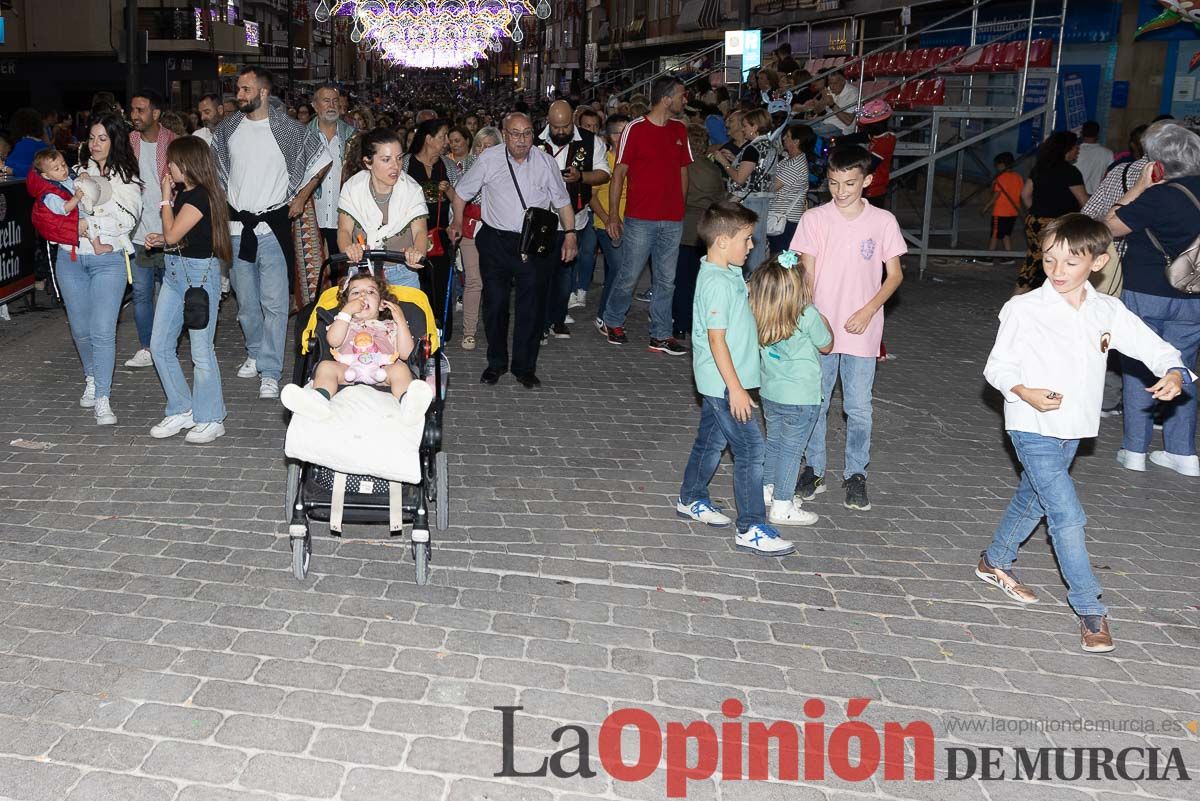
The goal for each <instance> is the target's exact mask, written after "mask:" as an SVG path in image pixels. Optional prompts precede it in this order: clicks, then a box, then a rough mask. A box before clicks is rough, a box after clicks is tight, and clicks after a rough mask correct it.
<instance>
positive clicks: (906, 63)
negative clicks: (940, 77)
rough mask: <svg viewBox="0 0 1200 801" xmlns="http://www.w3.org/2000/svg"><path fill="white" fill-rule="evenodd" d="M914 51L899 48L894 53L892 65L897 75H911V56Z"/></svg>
mask: <svg viewBox="0 0 1200 801" xmlns="http://www.w3.org/2000/svg"><path fill="white" fill-rule="evenodd" d="M914 55H915V53H914V52H913V51H912V50H901V51H900V52H899V53H897V54H896V61H895V63H894V64H893V65H892V69H893V70H895V72H896V74H897V75H912V73H913V68H912V66H913V56H914Z"/></svg>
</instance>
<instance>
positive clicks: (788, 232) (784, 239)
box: [767, 221, 800, 253]
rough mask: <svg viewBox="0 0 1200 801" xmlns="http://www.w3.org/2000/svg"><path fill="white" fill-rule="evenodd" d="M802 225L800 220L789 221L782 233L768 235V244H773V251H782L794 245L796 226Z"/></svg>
mask: <svg viewBox="0 0 1200 801" xmlns="http://www.w3.org/2000/svg"><path fill="white" fill-rule="evenodd" d="M799 225H800V223H798V222H791V221H789V222H788V224H787V225H786V226H784V228H783V233H782V234H770V235H768V236H767V244H768V245H770V246H771V252H772V253H782V252H783V251H785V250H789V249H790V248H791V247H792V237H793V236H795V235H796V228H797V227H798V226H799Z"/></svg>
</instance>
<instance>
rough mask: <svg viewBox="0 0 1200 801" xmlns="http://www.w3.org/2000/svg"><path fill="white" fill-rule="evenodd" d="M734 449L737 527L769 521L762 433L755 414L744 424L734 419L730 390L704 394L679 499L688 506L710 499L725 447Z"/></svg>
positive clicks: (745, 527) (744, 529) (734, 493)
mask: <svg viewBox="0 0 1200 801" xmlns="http://www.w3.org/2000/svg"><path fill="white" fill-rule="evenodd" d="M726 445H728V446H729V450H730V451H732V452H733V499H734V501H735V502H736V503H737V521H736V525H737V530H738V531H739V532H740V531H746V530H748V529H749V528H750V527H751V526H756V525H758V524H760V523H765V522H767V509H766V505H765V504H764V503H763V495H762V483H763V480H762V478H763V436H762V429H761V428H759V427H758V420H756V419H755V417H754V415H753V414H751V415H750V419H749V420H747V421H746V422H744V423H739V422H738V421H737V420H736V419H734V416H733V412H731V411H730V410H729V392H728V391H726V392H725V397H723V398H713V397H710V396H708V395H702V396H701V405H700V428H699V430H697V431H696V441H695V443H694V444H693V445H692V454H691V456H689V457H688V463H687V467H686V468H685V469H684V471H683V484H682V486H680V488H679V500H681V501H682V502H683V504H684V505H685V506H690V505H691V504H693V503H695V502H696V501H709V500H711V499H710V498H709V496H708V485H709V482H711V481H712V477H713V474H714V473H716V472H717V466H718V465H719V464H720V463H721V454H722V453H724V451H725V446H726Z"/></svg>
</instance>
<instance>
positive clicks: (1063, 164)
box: [1015, 131, 1088, 295]
mask: <svg viewBox="0 0 1200 801" xmlns="http://www.w3.org/2000/svg"><path fill="white" fill-rule="evenodd" d="M1078 157H1079V137H1078V136H1076V135H1075V134H1073V133H1072V132H1070V131H1055V132H1054V133H1052V134H1050V138H1048V139H1047V140H1046V141H1045V142H1043V143H1042V146H1041V147H1040V148H1038V155H1037V161H1036V162H1035V163H1034V165H1033V169H1032V170H1030V172H1029V180H1028V181H1026V182H1025V188H1024V189H1022V190H1021V201H1022V202H1023V203H1024V204H1025V205H1026V206H1028V207H1029V213H1028V214H1027V215H1025V263H1024V264H1023V265H1021V269H1020V271H1019V272H1018V273H1017V289H1016V293H1015V294H1018V295H1021V294H1024V293H1026V292H1028V291H1029V290H1031V289H1037V288H1038V287H1039V286H1041V285H1042V283H1043V282H1044V281H1045V280H1046V274H1045V273H1044V272H1042V228H1043V227H1045V226H1046V225H1048V224H1049V223H1050V221H1051V220H1054V219H1056V218H1058V217H1061V216H1062V215H1064V214H1072V213H1074V212H1077V211H1079V210H1080V209H1082V208H1083V207H1084V206H1085V205H1086V204H1087V201H1088V195H1087V190H1085V189H1084V188H1083V174H1082V173H1080V172H1079V170H1078V169H1077V168H1076V167H1075V159H1077V158H1078Z"/></svg>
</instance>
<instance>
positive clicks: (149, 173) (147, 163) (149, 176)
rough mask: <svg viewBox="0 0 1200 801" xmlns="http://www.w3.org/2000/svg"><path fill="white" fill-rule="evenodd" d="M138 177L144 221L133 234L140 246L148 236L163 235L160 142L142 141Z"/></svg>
mask: <svg viewBox="0 0 1200 801" xmlns="http://www.w3.org/2000/svg"><path fill="white" fill-rule="evenodd" d="M138 175H139V176H141V179H142V219H141V222H139V223H138V227H137V230H136V231H134V232H133V242H134V244H135V245H140V244H142V243H144V242H145V241H146V234H161V233H162V216H161V214H160V211H161V209H160V208H159V205H158V204H159V203H160V202H162V199H163V197H162V178H160V177H159V175H158V142H147V141H146V140H145V139H143V140H142V142H141V146H140V147H139V149H138Z"/></svg>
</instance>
